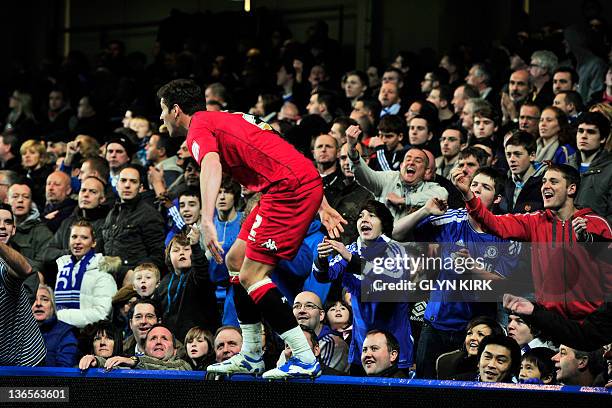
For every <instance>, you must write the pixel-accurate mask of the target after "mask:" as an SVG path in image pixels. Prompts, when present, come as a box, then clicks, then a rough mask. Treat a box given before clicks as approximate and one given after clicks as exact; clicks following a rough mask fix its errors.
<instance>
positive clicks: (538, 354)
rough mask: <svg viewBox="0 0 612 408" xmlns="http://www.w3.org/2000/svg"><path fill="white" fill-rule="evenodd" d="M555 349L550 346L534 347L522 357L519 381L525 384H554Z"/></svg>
mask: <svg viewBox="0 0 612 408" xmlns="http://www.w3.org/2000/svg"><path fill="white" fill-rule="evenodd" d="M555 354H556V353H555V351H554V350H551V349H549V348H548V347H534V348H532V349H531V350H529V351H528V352H526V353H525V354H523V357H522V358H521V371H520V373H519V382H521V383H523V384H554V382H555V363H554V362H553V361H552V357H553V356H554V355H555Z"/></svg>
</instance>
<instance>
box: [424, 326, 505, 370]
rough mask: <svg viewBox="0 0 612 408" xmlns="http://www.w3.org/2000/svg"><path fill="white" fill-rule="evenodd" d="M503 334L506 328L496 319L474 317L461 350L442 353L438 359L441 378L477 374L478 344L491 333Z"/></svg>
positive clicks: (437, 363) (437, 366) (437, 365)
mask: <svg viewBox="0 0 612 408" xmlns="http://www.w3.org/2000/svg"><path fill="white" fill-rule="evenodd" d="M491 334H493V335H503V334H504V329H503V328H502V327H501V325H500V324H499V323H497V322H496V321H495V320H494V319H492V318H490V317H486V316H479V317H475V318H474V319H472V320H471V321H470V322H469V323H468V325H467V329H466V332H465V340H464V341H463V344H462V345H461V348H460V349H459V350H455V351H451V352H450V353H445V354H442V355H441V356H440V357H438V360H437V361H436V371H437V373H438V379H439V380H448V379H454V378H455V377H456V376H457V375H461V374H466V373H474V377H475V376H476V374H477V371H478V367H477V363H478V361H477V360H476V359H477V356H478V346H479V345H480V342H481V341H482V339H483V338H484V337H486V336H489V335H491Z"/></svg>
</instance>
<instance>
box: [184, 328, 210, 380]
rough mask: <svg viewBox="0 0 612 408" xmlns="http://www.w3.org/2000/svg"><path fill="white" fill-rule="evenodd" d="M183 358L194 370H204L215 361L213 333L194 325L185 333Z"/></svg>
mask: <svg viewBox="0 0 612 408" xmlns="http://www.w3.org/2000/svg"><path fill="white" fill-rule="evenodd" d="M185 354H186V356H185V360H187V362H188V363H189V364H190V365H191V369H192V370H194V371H206V367H208V366H209V365H210V364H213V363H214V362H215V349H214V347H213V335H212V333H211V332H209V331H208V330H204V329H202V328H201V327H198V326H195V327H192V328H191V329H189V331H188V332H187V334H186V335H185Z"/></svg>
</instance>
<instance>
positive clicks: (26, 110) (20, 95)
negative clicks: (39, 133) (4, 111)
mask: <svg viewBox="0 0 612 408" xmlns="http://www.w3.org/2000/svg"><path fill="white" fill-rule="evenodd" d="M9 108H10V109H11V111H10V112H9V114H8V116H7V117H6V123H5V124H4V132H5V134H13V135H16V136H18V137H20V138H22V140H23V138H28V137H32V136H34V132H35V131H36V119H35V118H34V113H33V112H32V96H31V95H30V94H28V93H25V92H22V91H19V90H15V91H14V92H13V94H12V95H11V96H10V98H9Z"/></svg>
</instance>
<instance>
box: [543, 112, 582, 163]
mask: <svg viewBox="0 0 612 408" xmlns="http://www.w3.org/2000/svg"><path fill="white" fill-rule="evenodd" d="M538 127H539V131H540V137H539V138H538V140H537V145H538V149H537V151H536V161H537V162H540V163H541V162H543V161H545V160H550V161H552V162H553V163H554V164H568V165H570V166H572V167H577V160H576V149H575V148H574V147H573V146H572V136H571V134H570V126H569V122H568V121H567V115H566V114H565V113H564V112H563V111H562V110H561V109H559V108H557V107H554V106H549V107H548V108H545V109H544V110H543V111H542V114H541V115H540V123H539V125H538ZM574 143H575V135H574Z"/></svg>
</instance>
